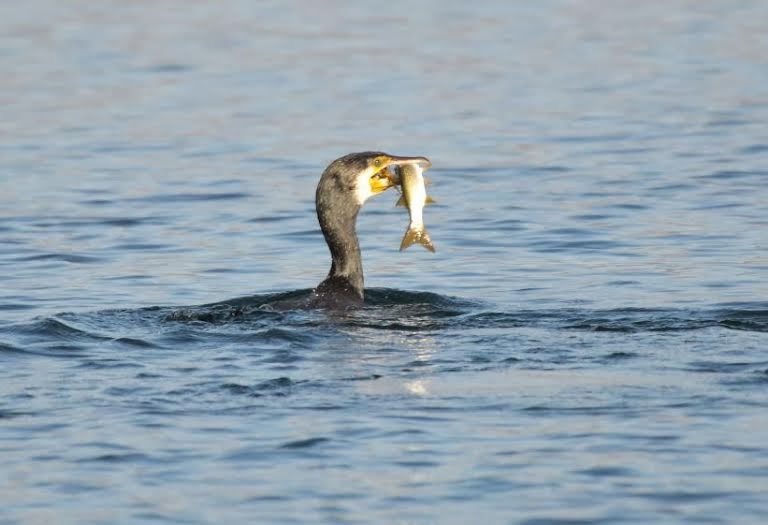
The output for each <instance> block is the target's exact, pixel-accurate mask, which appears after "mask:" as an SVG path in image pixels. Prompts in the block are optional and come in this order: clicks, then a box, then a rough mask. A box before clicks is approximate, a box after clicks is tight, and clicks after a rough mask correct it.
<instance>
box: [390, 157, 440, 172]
mask: <svg viewBox="0 0 768 525" xmlns="http://www.w3.org/2000/svg"><path fill="white" fill-rule="evenodd" d="M403 164H418V165H420V166H421V168H422V169H424V170H426V169H429V168H430V167H432V163H431V162H430V161H429V159H428V158H427V157H395V156H394V155H393V156H390V157H389V162H388V163H387V165H388V166H402V165H403Z"/></svg>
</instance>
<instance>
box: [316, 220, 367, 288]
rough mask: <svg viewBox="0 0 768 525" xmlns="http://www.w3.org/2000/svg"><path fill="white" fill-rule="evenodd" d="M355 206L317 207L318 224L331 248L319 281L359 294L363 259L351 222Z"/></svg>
mask: <svg viewBox="0 0 768 525" xmlns="http://www.w3.org/2000/svg"><path fill="white" fill-rule="evenodd" d="M359 210H360V207H359V206H353V207H344V208H341V209H339V208H338V207H337V208H336V209H330V208H327V207H326V208H323V209H318V219H319V221H320V228H321V230H322V231H323V236H324V237H325V242H326V243H327V244H328V249H329V250H330V252H331V269H330V271H329V272H328V277H326V278H325V280H324V281H323V282H322V283H320V286H319V287H318V293H322V292H323V291H325V290H331V289H332V290H333V291H334V292H342V293H344V294H345V295H347V294H349V295H351V296H356V297H358V298H359V299H361V300H362V298H363V261H362V256H361V253H360V243H359V241H358V239H357V233H356V231H355V225H356V222H357V213H358V211H359Z"/></svg>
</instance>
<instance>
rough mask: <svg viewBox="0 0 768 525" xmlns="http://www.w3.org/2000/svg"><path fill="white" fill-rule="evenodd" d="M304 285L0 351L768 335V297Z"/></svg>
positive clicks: (121, 315) (0, 346)
mask: <svg viewBox="0 0 768 525" xmlns="http://www.w3.org/2000/svg"><path fill="white" fill-rule="evenodd" d="M311 293H312V290H311V289H300V290H293V291H289V292H282V293H272V294H258V295H250V296H243V297H236V298H232V299H228V300H225V301H220V302H216V303H211V304H205V305H199V306H188V307H171V306H152V307H147V308H140V309H111V310H101V311H95V312H85V313H61V314H58V315H55V316H51V317H47V318H38V319H32V320H30V321H27V322H20V323H9V324H4V325H1V326H0V356H6V357H10V356H12V355H20V354H34V355H47V356H54V357H73V356H77V355H82V353H83V352H85V351H87V350H88V349H89V348H94V347H103V346H105V345H107V346H111V347H115V348H119V349H121V350H124V351H129V350H130V351H136V350H141V349H150V348H176V347H178V346H179V345H183V344H187V343H190V342H195V343H201V342H202V343H203V344H224V343H227V342H241V341H243V340H248V341H254V342H256V341H260V342H262V343H264V344H269V345H271V346H273V347H285V348H304V347H306V348H311V347H312V346H313V345H314V344H315V343H317V341H318V340H320V339H322V338H324V337H335V336H337V335H338V330H340V329H342V330H345V331H350V330H351V331H354V330H356V329H371V330H378V331H393V332H404V333H407V332H432V333H439V332H441V331H446V332H450V333H455V332H456V330H465V331H467V332H468V333H470V332H474V333H477V331H478V330H481V331H482V330H485V329H495V330H505V331H506V330H514V329H522V328H537V329H546V330H554V331H580V332H612V333H617V334H621V333H626V334H636V333H652V332H686V331H697V330H707V329H720V330H723V329H724V330H737V331H746V332H758V333H761V332H762V333H764V332H768V303H764V302H761V303H733V304H720V305H712V306H707V307H699V308H687V309H682V308H615V309H586V308H549V309H514V308H499V306H498V305H493V304H488V303H484V302H481V301H478V300H471V299H465V298H460V297H452V296H447V295H441V294H437V293H431V292H417V291H407V290H399V289H391V288H373V289H369V290H367V291H366V301H365V305H364V307H363V308H360V309H356V310H348V311H340V312H338V311H322V310H307V309H305V308H303V307H302V306H303V305H304V304H305V302H306V299H307V298H308V297H309V296H310V294H311Z"/></svg>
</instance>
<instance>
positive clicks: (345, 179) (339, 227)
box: [311, 151, 431, 308]
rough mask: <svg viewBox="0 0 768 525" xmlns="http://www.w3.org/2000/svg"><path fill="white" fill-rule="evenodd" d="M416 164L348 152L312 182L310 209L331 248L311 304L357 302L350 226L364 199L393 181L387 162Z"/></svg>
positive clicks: (359, 281) (359, 279)
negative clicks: (325, 272)
mask: <svg viewBox="0 0 768 525" xmlns="http://www.w3.org/2000/svg"><path fill="white" fill-rule="evenodd" d="M405 164H420V165H422V166H424V167H425V168H428V167H429V166H430V165H431V163H430V161H429V159H427V158H425V157H398V156H395V155H388V154H386V153H382V152H380V151H365V152H362V153H350V154H349V155H345V156H343V157H341V158H338V159H336V160H334V161H333V162H331V163H330V164H329V165H328V167H327V168H325V171H324V172H323V175H322V176H321V177H320V182H318V184H317V192H316V193H315V208H316V210H317V220H318V221H319V222H320V229H321V230H322V231H323V236H324V237H325V242H326V243H327V244H328V249H329V250H330V251H331V270H330V271H329V272H328V277H326V278H325V280H323V282H321V283H320V284H319V285H318V286H317V288H315V290H314V293H313V296H312V300H311V303H312V306H316V307H327V308H343V307H348V306H360V305H362V304H363V262H362V259H361V256H360V243H359V242H358V240H357V233H356V231H355V224H356V222H357V214H358V212H359V211H360V208H361V207H362V206H363V203H365V201H366V200H367V199H368V198H369V197H371V196H373V195H376V194H377V193H381V192H383V191H385V190H387V189H389V188H391V187H392V186H395V185H396V184H398V181H397V179H396V178H395V177H394V176H393V175H392V173H391V172H390V170H389V167H390V166H400V165H405Z"/></svg>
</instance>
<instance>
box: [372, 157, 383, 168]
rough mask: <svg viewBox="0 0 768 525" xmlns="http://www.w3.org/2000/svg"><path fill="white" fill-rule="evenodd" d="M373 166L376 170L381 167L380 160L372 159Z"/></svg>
mask: <svg viewBox="0 0 768 525" xmlns="http://www.w3.org/2000/svg"><path fill="white" fill-rule="evenodd" d="M373 165H374V166H376V167H377V168H378V167H380V166H381V159H373Z"/></svg>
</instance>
